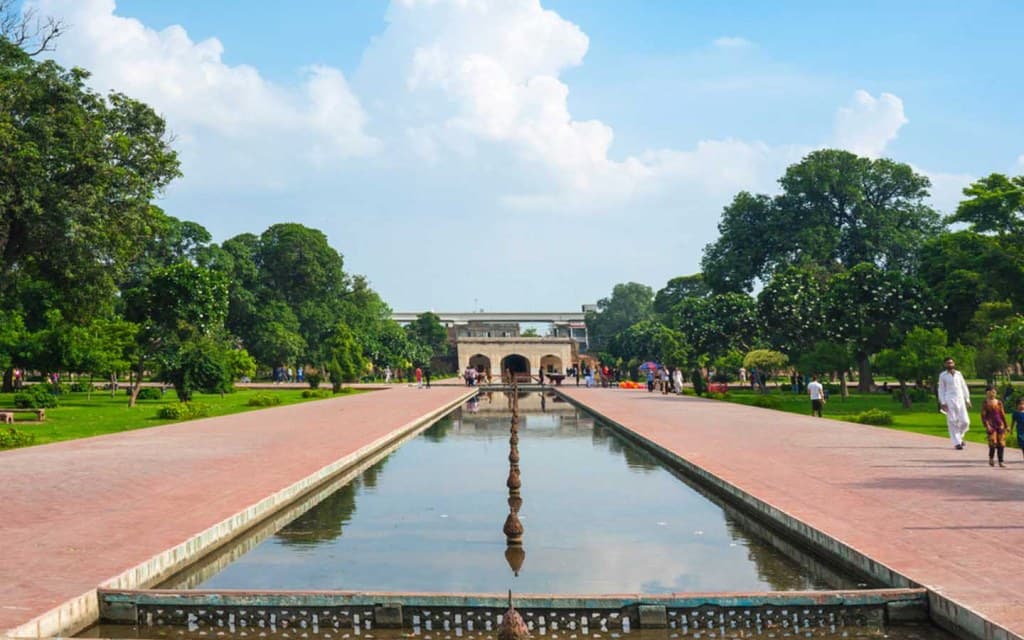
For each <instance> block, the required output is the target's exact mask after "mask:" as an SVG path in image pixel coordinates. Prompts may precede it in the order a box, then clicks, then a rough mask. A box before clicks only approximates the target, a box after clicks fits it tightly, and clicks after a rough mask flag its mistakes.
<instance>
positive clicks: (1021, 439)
mask: <svg viewBox="0 0 1024 640" xmlns="http://www.w3.org/2000/svg"><path fill="white" fill-rule="evenodd" d="M1014 429H1016V430H1017V446H1018V447H1020V452H1021V455H1024V435H1022V433H1024V398H1020V399H1018V400H1017V410H1016V411H1014V412H1013V415H1012V416H1011V422H1010V431H1013V430H1014Z"/></svg>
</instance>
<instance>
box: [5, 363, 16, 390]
mask: <svg viewBox="0 0 1024 640" xmlns="http://www.w3.org/2000/svg"><path fill="white" fill-rule="evenodd" d="M3 392H4V393H13V392H14V367H7V368H6V369H4V386H3Z"/></svg>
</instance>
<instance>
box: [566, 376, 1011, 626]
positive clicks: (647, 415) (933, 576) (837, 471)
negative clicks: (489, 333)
mask: <svg viewBox="0 0 1024 640" xmlns="http://www.w3.org/2000/svg"><path fill="white" fill-rule="evenodd" d="M560 390H561V391H563V392H565V393H566V394H567V395H569V396H570V397H572V398H573V399H575V400H577V401H578V402H580V403H581V404H584V405H586V406H588V407H590V408H592V409H593V410H595V411H596V412H598V413H599V414H601V415H603V416H606V417H607V418H609V419H611V420H613V421H615V422H617V423H619V424H622V425H625V426H628V427H629V428H630V429H631V430H633V431H635V432H636V433H637V434H639V435H641V436H642V437H644V438H647V439H649V440H651V441H653V442H655V443H656V444H658V445H660V446H661V447H664V448H666V449H668V450H670V451H672V452H674V453H676V454H677V455H679V456H680V457H682V458H684V459H685V460H687V461H689V462H692V463H694V464H696V465H699V466H700V467H702V468H704V469H705V470H707V471H709V472H711V473H712V474H714V475H715V476H717V477H718V478H720V479H722V480H724V481H726V482H728V483H731V484H732V485H734V486H736V487H739V488H740V489H742V490H743V491H745V492H747V493H749V494H752V495H753V496H755V497H756V498H759V499H760V500H762V501H764V502H767V503H769V504H771V505H773V506H775V507H777V508H778V509H781V510H782V511H784V512H786V513H788V514H789V515H791V516H794V517H795V518H797V519H799V520H801V521H803V522H804V523H806V524H809V525H811V526H812V527H814V528H816V529H818V530H820V531H823V532H825V533H827V534H828V535H829V536H831V537H832V538H835V539H838V540H839V541H841V542H843V543H845V544H846V545H849V546H850V547H852V548H853V549H855V550H857V551H859V552H860V553H862V554H865V555H867V556H869V557H871V558H873V559H875V560H877V561H878V562H880V563H882V564H884V565H886V566H888V567H889V568H890V569H893V570H895V571H896V572H898V573H900V574H902V575H904V576H906V577H907V578H909V579H910V580H912V581H914V582H917V583H919V584H921V585H923V586H925V587H927V588H929V589H930V590H931V591H933V592H935V593H937V594H939V595H940V596H943V597H945V598H948V599H950V600H952V601H953V602H955V603H957V604H959V605H961V606H963V607H965V608H967V609H970V610H973V611H974V612H977V613H978V614H980V615H981V616H983V617H984V618H987V619H988V620H990V621H992V622H995V623H996V624H998V625H1000V626H1002V627H1004V628H1005V629H1007V630H1010V631H1011V632H1014V633H1017V634H1021V635H1024V500H1022V498H1024V462H1022V459H1021V452H1020V451H1019V450H1017V449H1008V450H1007V452H1006V453H1007V462H1008V466H1007V468H1004V469H1001V468H999V467H996V468H990V467H989V466H988V448H987V446H985V445H983V444H974V443H971V444H968V445H967V448H966V449H965V450H964V451H957V450H955V449H953V447H952V445H951V443H950V442H949V440H947V439H941V438H936V437H933V436H925V435H920V434H914V433H906V432H902V431H897V430H894V429H886V428H882V427H870V426H865V425H858V424H851V423H846V422H837V421H833V420H822V419H818V418H812V417H810V416H806V417H805V416H799V415H794V414H790V413H783V412H779V411H772V410H768V409H758V408H755V407H746V406H742V405H737V404H731V403H726V402H719V401H713V400H704V399H699V398H694V397H686V396H662V395H660V394H657V393H655V394H649V393H647V392H646V391H638V390H624V389H586V388H576V387H562V388H561V389H560ZM808 404H809V403H808ZM837 406H841V403H840V401H839V399H835V400H833V401H832V402H831V403H829V405H828V407H827V410H837V409H836V407H837ZM809 409H810V407H809V406H808V410H809ZM972 423H973V424H972V427H971V428H972V429H981V428H982V427H981V426H980V420H979V419H978V416H977V415H974V416H972Z"/></svg>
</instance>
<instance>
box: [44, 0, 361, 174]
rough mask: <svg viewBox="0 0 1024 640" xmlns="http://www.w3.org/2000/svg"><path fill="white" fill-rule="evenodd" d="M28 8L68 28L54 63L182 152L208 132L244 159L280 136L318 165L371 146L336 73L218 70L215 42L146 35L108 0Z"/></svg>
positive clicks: (171, 32) (175, 34)
mask: <svg viewBox="0 0 1024 640" xmlns="http://www.w3.org/2000/svg"><path fill="white" fill-rule="evenodd" d="M33 6H34V7H35V8H36V9H38V11H39V13H40V14H42V15H59V16H61V17H62V18H63V19H64V20H65V21H66V22H67V23H69V24H71V25H74V27H73V28H72V29H69V30H68V31H67V32H66V33H65V34H64V36H63V37H62V38H61V41H60V47H59V48H58V50H57V55H58V58H59V60H60V61H61V62H63V63H65V64H74V65H77V66H82V67H85V68H86V69H89V70H90V72H91V73H92V75H93V77H92V80H91V84H92V85H93V86H94V87H95V88H97V89H98V90H100V91H107V90H116V91H120V92H123V93H126V94H128V95H131V96H132V97H135V98H138V99H140V100H142V101H144V102H147V103H148V104H150V105H152V106H153V107H154V108H155V109H156V110H157V111H159V112H160V113H162V114H163V115H164V116H165V117H166V118H167V120H168V122H169V125H170V127H171V128H172V129H173V130H174V131H175V133H176V134H177V135H178V136H179V138H180V139H181V140H182V142H183V144H184V145H185V146H186V147H188V146H189V145H198V144H201V141H202V140H205V139H206V136H209V135H211V134H212V135H213V136H216V137H219V138H221V139H224V140H225V141H227V142H228V143H229V144H234V145H239V144H240V145H242V147H244V148H245V149H246V152H245V154H244V155H246V156H251V154H252V153H257V154H259V151H258V150H259V149H260V148H263V149H264V151H263V154H262V155H263V156H264V158H263V159H265V160H266V159H268V158H267V156H269V155H271V154H276V155H279V154H280V152H281V148H280V147H279V146H278V147H275V146H273V145H271V146H269V148H268V145H265V144H263V142H265V141H266V140H267V139H274V138H278V139H289V138H290V139H292V140H293V141H294V143H295V146H296V147H297V148H302V149H304V150H305V153H306V155H307V158H308V159H309V160H312V161H315V162H318V163H322V162H329V161H336V160H340V159H344V158H349V157H353V156H362V155H367V154H370V153H373V152H374V151H375V150H376V149H377V148H378V146H379V143H378V141H377V140H375V139H374V138H372V137H371V136H369V135H367V134H366V133H365V127H366V123H367V116H366V113H365V112H364V111H363V109H362V107H361V105H360V103H359V100H358V99H357V98H356V97H355V95H354V94H353V93H352V91H351V90H350V88H349V86H348V83H347V82H346V80H345V77H344V76H343V75H342V73H341V72H340V71H338V70H337V69H333V68H330V67H323V66H313V67H309V68H307V69H304V70H302V76H301V80H300V81H299V82H297V83H296V86H280V85H277V84H274V83H272V82H270V81H268V80H267V79H265V78H264V77H262V76H261V75H260V72H259V71H258V70H257V69H255V68H253V67H251V66H246V65H235V66H232V65H228V64H226V63H225V62H224V61H223V59H222V55H223V53H224V47H223V45H222V44H221V42H220V41H219V40H217V39H216V38H209V39H207V40H202V41H200V42H195V41H193V40H192V39H191V38H190V37H189V35H188V33H187V32H186V31H185V29H183V28H182V27H180V26H177V25H175V26H170V27H168V28H166V29H164V30H162V31H156V30H154V29H151V28H149V27H147V26H145V25H144V24H142V23H141V22H139V21H138V20H135V19H133V18H125V17H122V16H119V15H116V13H115V11H116V6H115V3H114V0H36V1H35V2H34V3H33ZM247 142H249V143H252V144H251V145H246V143H247ZM188 150H189V149H188V148H186V149H185V151H186V153H187V152H188ZM203 151H206V152H212V151H213V149H211V148H209V147H207V148H205V149H203Z"/></svg>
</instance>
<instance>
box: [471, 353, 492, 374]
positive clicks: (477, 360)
mask: <svg viewBox="0 0 1024 640" xmlns="http://www.w3.org/2000/svg"><path fill="white" fill-rule="evenodd" d="M469 367H470V368H472V369H476V370H477V371H479V372H480V373H484V372H485V371H490V370H491V359H490V358H488V357H487V356H485V355H484V354H482V353H476V354H473V355H471V356H470V357H469Z"/></svg>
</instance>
